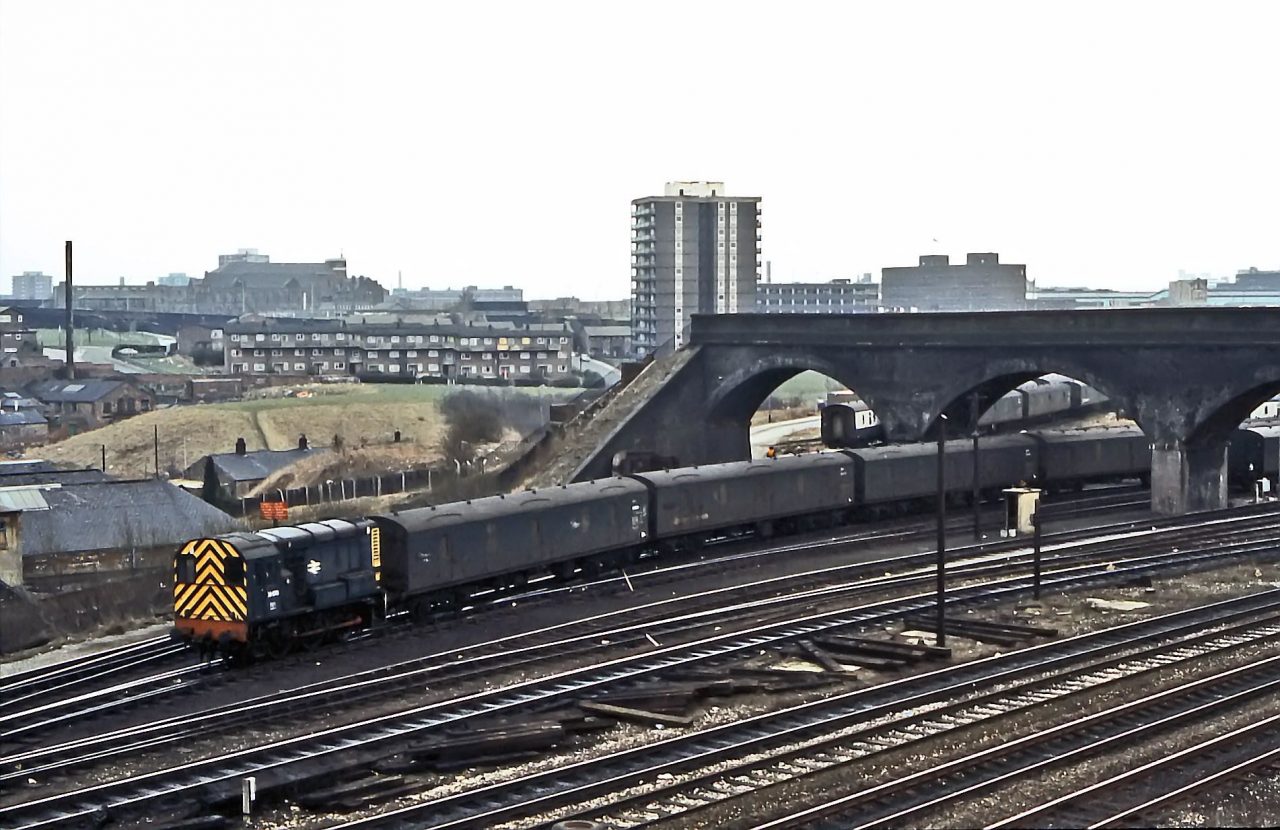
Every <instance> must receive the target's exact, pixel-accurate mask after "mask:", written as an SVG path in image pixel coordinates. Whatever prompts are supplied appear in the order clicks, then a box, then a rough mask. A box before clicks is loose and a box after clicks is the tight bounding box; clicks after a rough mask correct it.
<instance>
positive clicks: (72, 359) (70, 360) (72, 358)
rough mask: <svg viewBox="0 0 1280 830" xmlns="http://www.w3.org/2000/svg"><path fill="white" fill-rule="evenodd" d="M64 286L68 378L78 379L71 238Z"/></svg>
mask: <svg viewBox="0 0 1280 830" xmlns="http://www.w3.org/2000/svg"><path fill="white" fill-rule="evenodd" d="M63 287H64V288H65V289H66V297H64V299H65V300H66V302H67V320H66V324H65V326H64V328H65V329H66V332H67V363H66V366H67V380H75V379H76V344H75V343H74V342H73V341H74V339H75V338H74V337H73V336H72V331H73V330H74V329H75V320H74V319H73V318H72V315H71V304H72V299H73V298H74V297H75V291H73V290H72V288H71V240H70V239H68V240H67V279H66V282H65V283H63Z"/></svg>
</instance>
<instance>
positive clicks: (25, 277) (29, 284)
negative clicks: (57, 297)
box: [13, 271, 53, 300]
mask: <svg viewBox="0 0 1280 830" xmlns="http://www.w3.org/2000/svg"><path fill="white" fill-rule="evenodd" d="M52 296H53V277H51V276H49V275H48V274H45V273H43V272H41V271H23V272H22V273H21V274H15V275H14V277H13V299H15V300H47V299H49V298H50V297H52Z"/></svg>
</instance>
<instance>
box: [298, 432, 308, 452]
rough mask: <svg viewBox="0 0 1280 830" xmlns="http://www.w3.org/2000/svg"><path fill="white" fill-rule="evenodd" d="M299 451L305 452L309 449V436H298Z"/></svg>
mask: <svg viewBox="0 0 1280 830" xmlns="http://www.w3.org/2000/svg"><path fill="white" fill-rule="evenodd" d="M298 449H300V450H305V449H308V447H307V434H306V433H305V432H304V433H302V434H301V435H299V436H298Z"/></svg>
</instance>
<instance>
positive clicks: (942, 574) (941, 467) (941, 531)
mask: <svg viewBox="0 0 1280 830" xmlns="http://www.w3.org/2000/svg"><path fill="white" fill-rule="evenodd" d="M946 593H947V416H946V415H943V416H941V417H940V418H939V419H938V621H937V625H936V634H937V638H938V645H939V646H945V645H946V644H947V619H946V613H945V611H946V600H945V597H946Z"/></svg>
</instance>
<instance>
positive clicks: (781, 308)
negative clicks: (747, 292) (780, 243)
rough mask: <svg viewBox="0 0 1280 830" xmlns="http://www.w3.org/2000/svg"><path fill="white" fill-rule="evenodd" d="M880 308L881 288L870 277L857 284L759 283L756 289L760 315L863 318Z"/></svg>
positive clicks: (841, 280) (868, 275)
mask: <svg viewBox="0 0 1280 830" xmlns="http://www.w3.org/2000/svg"><path fill="white" fill-rule="evenodd" d="M879 306H880V285H879V284H878V283H874V282H872V281H871V275H870V274H867V275H865V276H863V277H862V278H861V279H860V280H858V281H857V282H854V281H853V280H850V279H836V280H831V281H830V282H762V283H760V284H759V285H757V286H756V311H758V312H760V313H761V314H862V313H866V312H874V311H876V310H877V309H878V308H879Z"/></svg>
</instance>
